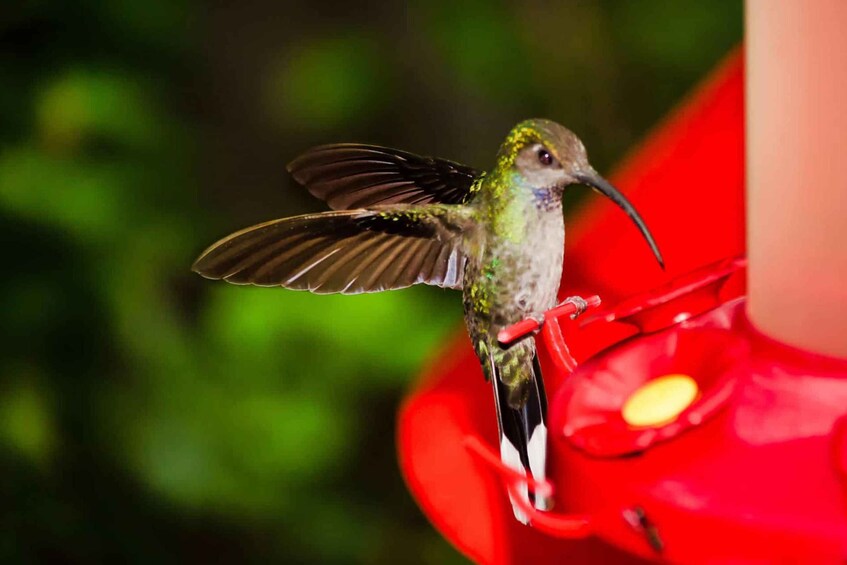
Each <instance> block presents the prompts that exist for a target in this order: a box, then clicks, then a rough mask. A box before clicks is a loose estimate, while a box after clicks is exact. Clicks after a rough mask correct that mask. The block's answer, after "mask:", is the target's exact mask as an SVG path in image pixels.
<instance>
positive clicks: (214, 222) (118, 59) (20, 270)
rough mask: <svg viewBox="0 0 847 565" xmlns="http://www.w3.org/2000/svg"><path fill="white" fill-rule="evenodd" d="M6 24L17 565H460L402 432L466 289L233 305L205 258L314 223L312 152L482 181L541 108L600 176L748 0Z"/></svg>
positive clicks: (692, 75) (261, 5)
mask: <svg viewBox="0 0 847 565" xmlns="http://www.w3.org/2000/svg"><path fill="white" fill-rule="evenodd" d="M2 15H3V17H2V18H0V76H2V77H3V80H2V81H0V217H2V224H0V235H2V241H3V250H4V255H5V265H6V276H4V277H3V278H2V280H0V312H2V315H3V317H4V318H3V324H2V332H3V340H2V343H3V356H2V360H0V369H2V381H0V457H2V471H0V472H2V482H0V485H2V486H0V489H2V490H0V492H2V496H3V505H2V525H3V528H2V530H0V556H2V558H3V561H4V562H29V561H52V560H59V561H63V562H91V561H95V562H102V561H118V562H149V561H152V560H158V561H179V562H186V561H188V562H206V561H222V562H229V561H233V562H244V561H259V560H261V561H268V560H271V561H279V562H296V563H312V562H313V563H349V562H368V563H396V562H399V561H402V562H407V563H413V562H421V563H445V562H461V561H462V560H461V558H460V557H459V556H458V554H456V553H455V552H454V551H453V550H452V549H450V548H449V546H448V545H447V544H446V542H444V541H443V540H442V539H441V538H440V537H438V535H437V534H436V533H435V532H434V531H433V530H432V529H431V527H430V526H429V525H428V524H427V523H426V521H425V520H424V518H423V517H422V515H421V514H420V512H419V511H418V510H417V508H416V507H415V506H414V503H413V501H412V500H411V498H410V496H409V495H408V493H407V492H406V490H405V488H404V486H403V484H402V481H401V479H400V476H399V471H398V469H397V466H396V463H395V444H394V437H393V428H394V417H395V412H396V409H397V406H398V403H399V401H400V399H401V398H402V396H403V394H404V393H405V391H406V390H407V389H408V386H409V383H410V381H411V380H412V378H413V377H414V375H415V373H416V372H417V371H418V370H419V368H420V367H421V365H422V364H423V363H424V362H425V360H426V359H427V358H428V356H430V355H432V354H433V352H434V351H436V350H437V348H438V347H439V344H441V343H442V342H443V341H444V340H445V339H447V337H448V336H449V335H451V334H452V333H453V332H455V331H456V330H457V328H458V326H459V323H460V319H461V307H460V301H459V299H458V296H456V295H455V294H451V293H448V292H446V291H440V290H437V289H431V288H415V289H410V290H407V291H402V292H393V293H386V294H383V295H368V296H357V297H336V296H312V295H308V294H302V293H296V292H287V291H280V290H276V289H252V288H236V287H229V286H226V285H223V284H220V283H211V282H208V281H204V280H202V279H200V278H199V277H196V276H194V275H192V274H191V273H190V272H189V267H190V265H191V262H192V260H193V259H194V257H195V256H196V255H197V254H198V253H199V252H200V251H201V250H202V249H203V247H204V246H206V245H208V244H210V243H212V242H213V241H214V240H215V239H217V238H218V237H220V236H222V235H225V234H226V233H228V232H230V231H233V230H235V229H237V228H240V227H244V226H246V225H249V224H251V223H256V222H259V221H263V220H267V219H270V218H272V217H280V216H284V215H291V214H294V213H299V212H304V211H308V210H320V209H323V207H322V205H321V203H319V202H316V201H314V200H313V199H311V198H310V197H308V195H306V194H304V192H305V191H303V190H301V189H299V188H298V187H296V186H294V185H293V183H292V182H291V180H290V179H288V178H287V176H286V175H285V174H284V164H285V163H286V162H287V160H288V159H290V158H293V157H294V156H295V155H296V154H297V152H299V151H301V150H303V149H305V148H307V147H308V146H310V145H312V144H316V143H326V142H333V141H364V142H375V143H380V144H384V145H396V146H399V147H403V148H407V149H410V150H413V151H418V152H422V153H429V154H436V155H441V156H446V157H449V158H452V159H455V160H460V161H467V162H469V163H470V164H473V165H476V166H481V167H485V166H487V165H488V164H490V162H491V159H492V158H493V155H494V152H495V150H496V147H497V145H498V144H499V141H500V138H501V137H502V136H503V135H504V134H505V133H506V132H507V131H508V129H509V128H510V127H511V125H512V124H513V123H515V122H517V121H518V120H520V119H523V118H526V117H530V116H545V117H550V118H552V119H556V120H558V121H561V122H562V123H565V124H567V125H569V126H570V127H571V128H572V129H574V130H575V131H577V132H578V133H579V134H580V135H581V136H582V137H583V139H584V140H585V141H586V144H587V146H588V147H589V148H590V150H591V152H592V156H593V160H594V162H595V163H599V164H600V165H601V167H606V166H608V165H609V164H611V163H612V162H613V161H614V160H615V159H617V158H619V157H620V156H621V154H622V153H623V151H625V150H626V149H627V148H628V147H630V146H631V145H632V144H633V143H635V142H636V141H637V140H638V138H639V137H640V136H642V135H643V133H644V131H645V130H646V129H647V128H648V127H650V125H651V124H653V123H655V121H656V120H657V119H659V118H660V117H661V116H662V115H663V114H664V113H666V112H667V110H668V109H669V108H670V107H671V106H672V105H673V104H674V103H675V101H677V100H678V99H679V97H680V96H682V95H683V94H684V93H685V92H686V90H687V89H689V88H690V87H691V85H693V84H694V83H695V82H696V81H697V80H698V78H699V77H700V76H702V74H703V73H704V72H706V71H707V70H708V69H709V68H710V67H711V66H712V65H714V64H715V63H716V62H717V61H718V60H719V59H720V58H721V56H722V55H723V54H724V53H725V52H726V51H727V50H728V49H730V48H731V47H732V46H733V45H734V44H736V43H737V42H738V41H739V39H740V36H741V6H740V2H739V1H738V0H714V1H712V2H709V3H705V2H703V3H700V2H676V1H672V0H640V1H638V2H634V1H627V0H616V1H612V0H604V1H599V2H579V1H575V0H574V1H566V2H558V3H547V2H540V1H537V0H524V1H517V2H511V3H496V2H486V1H482V0H475V1H472V2H462V3H456V2H446V1H444V0H433V1H431V2H426V3H418V4H414V5H408V6H403V5H400V4H398V5H395V6H378V5H377V4H374V5H354V4H351V3H342V2H334V1H329V2H322V3H320V4H314V3H309V2H292V3H279V2H272V1H270V0H254V1H251V2H246V3H230V4H206V3H200V2H194V1H191V0H181V1H179V2H171V1H166V0H155V1H148V2H137V1H134V0H121V1H112V2H94V1H92V0H85V1H81V2H73V3H70V2H45V1H39V0H29V1H21V2H14V1H13V2H11V3H7V4H6V5H4V7H3V9H2ZM475 377H476V376H475V375H469V378H475Z"/></svg>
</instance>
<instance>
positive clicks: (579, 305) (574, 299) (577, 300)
mask: <svg viewBox="0 0 847 565" xmlns="http://www.w3.org/2000/svg"><path fill="white" fill-rule="evenodd" d="M568 302H569V303H571V304H573V305H574V306H576V310H575V311H574V313H573V314H571V320H576V319H577V318H578V317H579V316H580V315H581V314H582V313H583V312H585V311H586V310H587V309H588V302H587V301H586V300H585V299H584V298H583V297H581V296H568V297H567V298H565V301H564V302H562V304H565V303H568Z"/></svg>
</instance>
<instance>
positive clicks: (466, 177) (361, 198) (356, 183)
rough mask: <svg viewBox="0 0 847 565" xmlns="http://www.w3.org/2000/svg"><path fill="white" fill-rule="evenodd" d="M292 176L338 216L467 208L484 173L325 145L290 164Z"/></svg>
mask: <svg viewBox="0 0 847 565" xmlns="http://www.w3.org/2000/svg"><path fill="white" fill-rule="evenodd" d="M288 171H289V172H290V173H291V174H292V175H293V176H294V179H295V180H296V181H297V182H299V183H300V184H302V185H303V186H305V187H306V188H307V189H308V190H309V192H311V193H312V194H313V195H314V196H317V197H318V198H320V199H321V200H324V201H326V202H327V203H328V204H329V206H330V207H331V208H333V209H334V210H352V209H355V208H366V207H370V206H374V205H384V204H400V203H405V204H416V205H420V204H427V203H440V204H464V203H466V202H468V201H469V200H470V199H471V197H472V196H473V183H474V181H475V180H476V179H477V178H478V177H479V176H480V174H481V173H480V172H479V171H477V170H475V169H472V168H471V167H467V166H465V165H460V164H458V163H453V162H451V161H447V160H444V159H436V158H433V157H421V156H419V155H415V154H413V153H408V152H406V151H400V150H397V149H388V148H386V147H379V146H376V145H362V144H355V143H340V144H335V145H322V146H320V147H315V148H313V149H310V150H309V151H307V152H305V153H303V154H302V155H300V156H299V157H297V158H296V159H294V161H292V162H291V163H289V165H288Z"/></svg>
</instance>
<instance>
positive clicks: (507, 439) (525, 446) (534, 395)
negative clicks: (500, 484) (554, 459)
mask: <svg viewBox="0 0 847 565" xmlns="http://www.w3.org/2000/svg"><path fill="white" fill-rule="evenodd" d="M491 365H492V373H491V374H493V375H494V378H492V379H491V383H492V388H493V389H494V400H495V406H496V410H497V422H498V428H499V431H500V458H501V460H502V462H503V464H504V465H506V466H507V467H509V468H510V469H513V470H515V471H517V472H519V473H522V474H523V475H524V476H530V477H532V478H533V479H535V480H544V479H545V478H546V467H547V397H546V394H545V392H544V382H543V380H542V378H541V370H540V366H539V364H538V358H537V355H536V356H534V357H533V363H532V372H533V375H532V379H531V383H530V385H529V393H528V397H527V400H526V402H525V403H524V404H523V406H522V407H521V408H519V409H515V408H512V407H511V406H510V405H509V402H508V398H509V390H508V387H507V386H506V385H505V384H504V383H503V382H502V381H501V380H500V375H499V371H498V369H497V366H496V363H494V362H493V359H492V360H491ZM516 490H517V493H516V494H517V496H521V497H523V499H524V500H525V501H526V502H528V503H529V504H531V505H534V506H535V507H536V508H538V509H539V510H549V509H550V506H551V505H550V501H549V500H548V499H546V498H544V497H538V496H534V495H533V494H531V493H529V488H528V486H527V485H526V484H525V483H524V484H523V485H519V486H518V488H517V489H516ZM509 497H510V500H511V503H512V510H513V511H514V514H515V518H517V520H518V521H520V522H521V523H523V524H527V523H528V522H529V518H528V517H527V516H526V514H525V513H524V512H523V511H522V510H521V509H520V507H519V506H518V504H517V501H516V500H515V499H514V495H513V494H512V493H511V492H510V493H509Z"/></svg>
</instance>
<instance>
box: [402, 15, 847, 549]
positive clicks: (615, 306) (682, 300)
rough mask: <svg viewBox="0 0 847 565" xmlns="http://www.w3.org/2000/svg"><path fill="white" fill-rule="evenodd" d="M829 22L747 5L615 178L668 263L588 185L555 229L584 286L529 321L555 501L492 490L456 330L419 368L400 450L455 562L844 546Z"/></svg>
mask: <svg viewBox="0 0 847 565" xmlns="http://www.w3.org/2000/svg"><path fill="white" fill-rule="evenodd" d="M812 6H813V7H814V10H812V9H811V8H812ZM845 21H847V4H844V3H843V2H839V1H838V0H819V1H817V2H815V3H813V5H809V4H807V3H805V2H802V1H801V0H790V1H787V2H781V3H770V2H766V1H765V0H752V1H750V2H748V6H747V40H746V46H745V51H746V54H745V56H742V54H741V53H735V54H732V55H730V56H729V57H728V58H727V60H726V61H724V62H723V63H722V64H721V65H720V66H719V68H718V69H717V70H715V71H714V72H713V73H712V75H711V76H710V77H709V78H708V79H707V80H706V81H705V83H704V84H703V85H702V86H701V87H700V88H699V89H698V90H697V91H696V92H695V93H694V95H693V96H691V97H690V98H689V99H688V100H687V101H686V102H685V103H684V104H683V105H682V106H681V107H680V108H679V109H677V110H676V111H675V112H674V114H673V115H672V116H671V117H670V119H668V120H667V121H666V122H665V123H664V124H663V125H661V126H660V127H659V128H658V129H657V130H656V131H655V132H654V133H653V134H652V135H651V136H650V137H649V138H648V139H647V140H646V142H645V143H644V144H643V145H642V146H641V148H640V149H639V150H638V151H637V152H636V153H635V154H634V155H633V156H632V157H631V158H630V159H629V160H628V161H627V162H626V163H625V164H624V166H623V167H621V168H620V170H619V172H618V174H617V175H615V177H614V178H613V181H614V182H615V184H616V185H617V186H621V187H624V189H625V190H626V192H627V194H628V196H629V197H630V199H631V200H632V201H633V203H634V205H635V206H636V207H637V208H638V209H639V210H640V211H641V212H642V214H643V215H644V217H645V218H646V219H647V221H648V223H649V225H650V226H651V230H652V231H653V233H654V234H655V236H656V239H657V240H658V241H659V242H660V244H661V246H662V251H663V253H664V255H665V258H666V264H667V265H668V270H667V272H662V271H661V270H660V269H658V267H656V266H655V264H654V263H653V262H651V261H650V257H649V255H648V254H647V253H645V252H644V249H643V243H642V242H641V241H640V240H639V239H638V238H637V237H634V236H633V234H632V232H631V229H632V228H631V226H630V225H629V224H628V223H627V222H626V221H625V218H622V217H621V216H620V213H619V211H617V210H615V209H613V208H611V207H609V206H606V205H605V204H604V203H601V202H592V203H591V204H590V205H589V206H588V207H587V208H586V209H585V210H583V213H581V214H579V216H578V217H576V218H575V219H574V220H573V221H571V222H570V223H569V224H568V249H567V251H566V253H565V269H564V272H565V278H564V280H563V283H562V289H561V296H570V295H581V296H591V297H592V298H591V299H590V300H589V301H588V302H589V304H588V306H589V308H590V309H589V311H588V312H586V313H585V314H583V315H582V316H580V317H579V318H577V319H576V320H571V319H570V318H569V316H568V314H570V313H571V312H572V311H573V310H574V307H573V306H572V305H570V304H566V305H564V306H563V307H559V308H558V309H556V310H555V311H551V312H549V313H548V314H547V316H546V322H545V323H544V325H543V326H541V328H540V332H539V333H538V334H537V335H536V341H537V343H538V346H539V352H540V357H541V361H542V365H543V366H544V369H545V371H544V374H545V381H546V382H547V386H548V390H549V398H550V406H549V412H550V431H549V440H548V441H549V444H550V445H549V449H550V454H551V455H550V458H551V462H550V469H549V472H548V479H547V481H545V482H541V483H539V482H536V481H532V480H530V481H529V488H530V489H531V490H535V491H542V490H545V491H547V492H548V493H552V497H553V500H554V503H555V506H554V508H553V510H552V511H550V512H540V511H537V510H535V509H533V508H531V507H529V506H528V505H526V506H527V507H526V508H524V509H523V510H524V511H525V512H526V513H527V515H529V516H530V518H531V523H532V526H524V525H522V524H520V523H518V522H517V521H515V519H514V517H513V513H512V510H511V506H510V503H509V497H508V496H507V489H510V488H516V486H517V485H519V484H521V482H522V481H526V480H527V479H526V478H524V477H522V476H516V475H515V474H514V473H512V472H511V471H510V470H509V469H507V468H504V467H502V465H501V464H500V462H499V457H498V456H497V455H495V453H496V445H497V430H496V426H495V421H496V420H495V418H494V414H493V406H492V405H491V402H490V398H489V392H490V391H489V390H488V389H489V385H488V384H487V383H485V382H484V381H483V379H482V378H481V376H480V374H479V373H480V370H479V365H478V362H477V360H476V358H475V357H474V356H473V353H472V351H471V347H470V344H469V343H468V341H467V338H465V337H462V338H459V339H456V341H455V343H454V344H452V345H451V346H450V347H449V348H448V349H447V350H446V351H445V352H444V353H443V354H442V355H441V356H440V357H439V359H438V360H437V361H436V362H435V363H433V364H432V366H431V368H430V369H429V370H428V371H426V374H425V375H424V377H423V378H422V380H421V382H420V384H419V385H418V387H417V388H416V390H415V391H414V392H413V393H412V394H411V395H410V396H409V398H408V399H407V400H406V402H405V404H404V406H403V407H402V409H401V412H400V415H399V422H398V443H399V453H400V463H401V468H402V470H403V473H404V476H405V478H406V481H407V483H408V485H409V487H410V489H411V491H412V493H413V495H414V496H415V498H416V499H417V501H418V503H419V504H420V506H421V508H422V509H423V511H424V513H425V514H426V515H427V516H428V518H429V519H430V520H431V521H432V522H433V524H434V525H435V526H436V527H437V528H438V529H439V530H440V531H441V532H442V534H443V535H444V536H445V537H447V538H448V539H449V540H450V541H451V542H452V543H453V544H454V545H455V546H456V547H457V548H458V549H459V550H461V551H462V552H463V553H465V554H466V555H467V556H468V557H470V558H471V559H473V560H475V561H477V562H482V563H517V562H520V563H561V562H564V561H567V562H571V563H601V562H602V563H606V562H614V563H630V562H631V563H642V562H655V561H660V562H674V563H752V562H755V563H761V562H789V563H795V562H796V563H830V562H832V563H843V562H845V560H847V250H845V246H844V241H847V233H845V230H847V223H845V221H844V218H847V198H844V196H843V194H845V186H844V185H845V183H847V159H844V157H843V155H842V153H843V150H844V149H845V146H844V139H845V137H844V132H845V131H847V115H845V113H844V112H843V111H841V110H840V108H841V106H842V100H841V99H842V94H841V93H843V92H844V91H845V90H847V65H844V64H843V60H842V59H843V55H844V54H847V36H845V35H844V34H843V33H842V31H841V30H842V29H843V23H844V22H845ZM776 46H778V47H779V49H776ZM777 51H778V52H779V58H777V55H776V53H777ZM745 59H746V63H745ZM745 64H746V67H747V73H746V77H745V70H744V68H745ZM745 86H746V101H747V113H746V116H745V111H744V110H745V109H744V102H745ZM745 118H746V135H747V137H746V167H745ZM745 174H746V178H747V190H746V197H747V203H748V208H747V217H746V218H745V213H744V209H745V207H744V200H745V191H744V184H745ZM593 295H597V296H599V297H602V304H600V303H599V299H597V298H596V297H593ZM538 329H539V328H538V326H537V323H536V322H535V321H531V320H530V321H525V322H522V323H521V324H518V325H516V326H513V327H511V328H507V329H506V330H505V332H504V334H502V335H501V336H500V337H501V339H503V340H504V341H512V340H515V339H520V338H523V337H524V336H525V335H526V334H527V333H528V332H533V331H536V330H538Z"/></svg>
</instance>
